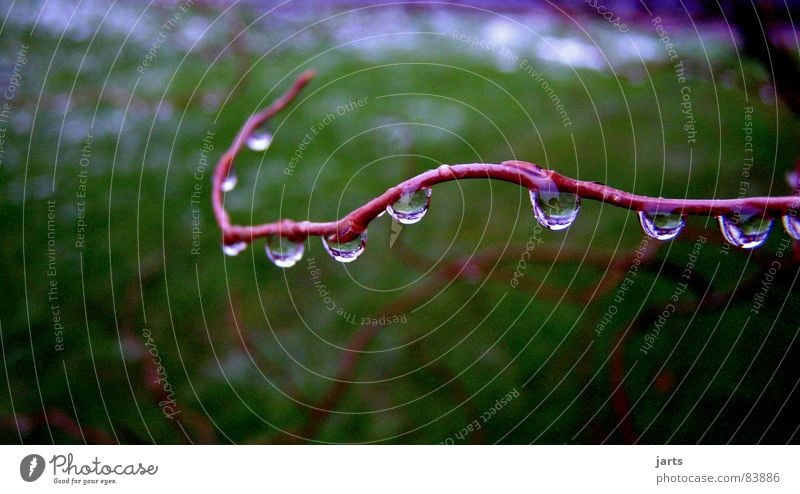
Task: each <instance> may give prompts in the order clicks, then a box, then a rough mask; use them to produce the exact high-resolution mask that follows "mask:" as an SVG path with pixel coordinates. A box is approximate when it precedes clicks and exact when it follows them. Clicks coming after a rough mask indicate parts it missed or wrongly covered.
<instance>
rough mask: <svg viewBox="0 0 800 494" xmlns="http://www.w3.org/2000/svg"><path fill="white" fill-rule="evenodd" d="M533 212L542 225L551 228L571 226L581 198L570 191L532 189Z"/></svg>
mask: <svg viewBox="0 0 800 494" xmlns="http://www.w3.org/2000/svg"><path fill="white" fill-rule="evenodd" d="M530 194H531V203H532V204H533V214H534V216H536V220H537V221H538V222H539V223H541V225H542V226H544V227H547V228H549V229H551V230H563V229H565V228H567V227H569V226H570V225H571V224H572V222H573V221H575V218H576V217H577V216H578V210H579V209H580V207H581V198H580V197H578V196H577V195H576V194H572V193H569V192H558V191H557V190H536V189H534V190H531V191H530Z"/></svg>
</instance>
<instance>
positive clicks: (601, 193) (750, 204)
mask: <svg viewBox="0 0 800 494" xmlns="http://www.w3.org/2000/svg"><path fill="white" fill-rule="evenodd" d="M313 77H314V73H313V72H312V71H308V72H304V73H303V74H301V75H300V76H299V77H298V78H297V80H296V81H295V82H294V84H293V85H292V87H291V88H290V89H289V90H288V91H287V92H286V93H285V94H283V95H282V96H281V97H280V98H278V99H277V100H276V101H275V102H274V103H272V104H271V105H269V106H268V107H267V108H265V109H264V110H262V111H260V112H258V113H256V114H255V115H252V116H251V117H250V118H249V119H247V121H246V122H245V124H244V126H243V127H242V129H241V130H240V131H239V134H238V135H237V136H236V138H235V139H234V141H233V143H232V144H231V146H230V148H228V150H227V151H226V152H225V154H223V155H222V157H221V158H220V160H219V162H218V163H217V167H216V169H215V171H214V177H213V191H212V203H213V207H214V216H215V217H216V220H217V223H218V224H219V226H220V228H221V230H222V238H223V242H224V243H226V244H230V243H234V242H248V243H249V242H252V241H253V240H254V239H256V238H259V237H267V236H271V235H281V236H283V237H286V238H288V239H290V240H293V241H302V240H305V238H306V237H308V236H312V235H316V236H326V237H329V238H330V239H331V240H338V241H339V242H346V241H349V240H352V239H354V238H356V237H357V236H358V235H359V234H360V233H362V232H364V231H365V230H366V229H367V225H368V224H369V223H370V221H372V220H373V219H374V218H376V217H377V216H378V215H379V214H381V213H382V212H384V211H385V210H386V207H387V206H389V205H391V204H394V203H395V202H396V201H397V200H399V199H400V197H401V196H402V195H403V194H404V193H408V192H413V191H416V190H419V189H421V188H424V187H431V186H433V185H435V184H438V183H441V182H448V181H451V180H465V179H470V178H483V179H494V180H502V181H505V182H511V183H514V184H518V185H521V186H522V187H525V188H527V189H529V190H534V189H537V190H539V189H544V190H558V191H560V192H565V193H573V194H577V195H578V196H580V197H581V198H582V199H593V200H596V201H600V202H604V203H607V204H611V205H613V206H618V207H621V208H626V209H630V210H633V211H649V212H659V211H660V212H664V213H680V214H683V215H698V216H720V215H726V214H731V213H735V212H742V213H748V214H762V215H764V216H765V217H779V216H782V215H785V214H787V213H788V212H789V211H790V210H791V209H796V208H797V207H798V205H800V198H798V197H795V196H780V197H749V198H748V197H746V198H740V199H665V198H661V197H649V196H642V195H637V194H631V193H629V192H625V191H622V190H619V189H615V188H613V187H609V186H606V185H603V184H600V183H597V182H587V181H583V180H576V179H573V178H569V177H565V176H564V175H561V174H559V173H558V172H555V171H553V170H547V169H543V168H540V167H539V166H537V165H535V164H533V163H528V162H526V161H517V160H514V161H504V162H502V163H500V164H494V163H471V164H461V165H441V166H439V167H438V168H436V169H434V170H428V171H426V172H424V173H422V174H420V175H417V176H415V177H412V178H410V179H408V180H406V181H405V182H402V183H400V184H398V185H396V186H394V187H391V188H389V189H388V190H386V192H384V193H383V194H381V195H380V196H378V197H376V198H374V199H372V200H371V201H369V202H368V203H366V204H364V205H363V206H361V207H359V208H358V209H355V210H353V211H352V212H350V213H349V214H347V215H346V216H344V217H343V218H341V219H339V220H337V221H329V222H323V223H316V222H311V221H300V222H296V221H293V220H289V219H282V220H279V221H276V222H274V223H264V224H261V225H252V226H241V225H234V224H231V222H230V217H229V216H228V213H227V211H225V206H224V204H223V199H224V192H223V190H222V184H223V182H224V181H225V179H226V178H227V177H228V174H229V173H230V171H231V169H232V168H233V160H234V158H235V157H236V156H237V155H238V154H239V152H240V151H241V149H242V147H243V146H244V143H245V142H246V141H247V139H248V137H250V136H251V135H252V134H253V132H255V131H256V130H257V129H258V128H259V127H260V126H261V125H263V124H264V123H265V122H266V121H267V120H269V119H270V118H272V117H273V116H274V115H275V114H277V113H278V112H280V111H281V110H283V109H284V108H285V107H286V106H288V105H289V104H290V103H291V102H292V100H293V99H294V98H295V97H296V96H297V95H298V93H299V92H300V91H301V90H302V89H303V88H304V87H305V86H306V84H308V83H309V82H310V81H311V79H312V78H313Z"/></svg>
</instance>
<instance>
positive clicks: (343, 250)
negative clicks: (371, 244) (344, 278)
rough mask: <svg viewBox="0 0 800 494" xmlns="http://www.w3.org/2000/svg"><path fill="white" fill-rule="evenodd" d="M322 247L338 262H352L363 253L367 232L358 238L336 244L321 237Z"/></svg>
mask: <svg viewBox="0 0 800 494" xmlns="http://www.w3.org/2000/svg"><path fill="white" fill-rule="evenodd" d="M322 245H323V246H324V247H325V250H326V251H327V252H328V254H330V255H331V257H333V258H334V259H336V260H337V261H339V262H352V261H355V260H356V258H357V257H358V256H360V255H361V254H362V253H363V252H364V247H366V245H367V232H364V233H362V234H361V235H359V236H358V237H356V238H354V239H353V240H351V241H349V242H342V243H340V242H336V241H335V240H328V239H327V238H325V236H323V237H322Z"/></svg>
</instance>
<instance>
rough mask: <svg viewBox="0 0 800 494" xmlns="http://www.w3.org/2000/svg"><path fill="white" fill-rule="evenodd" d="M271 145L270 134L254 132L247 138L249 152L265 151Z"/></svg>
mask: <svg viewBox="0 0 800 494" xmlns="http://www.w3.org/2000/svg"><path fill="white" fill-rule="evenodd" d="M270 144H272V134H271V133H269V132H254V133H253V134H251V135H250V137H248V138H247V147H248V148H250V150H251V151H266V150H267V149H268V148H269V145H270Z"/></svg>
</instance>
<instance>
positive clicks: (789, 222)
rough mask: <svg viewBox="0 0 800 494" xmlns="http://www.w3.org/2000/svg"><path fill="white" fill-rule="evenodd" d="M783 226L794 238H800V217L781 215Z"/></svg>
mask: <svg viewBox="0 0 800 494" xmlns="http://www.w3.org/2000/svg"><path fill="white" fill-rule="evenodd" d="M782 221H783V228H784V229H785V230H786V233H788V234H789V236H790V237H792V238H793V239H795V240H800V218H798V217H797V216H792V215H791V214H787V215H786V216H784V217H783V220H782Z"/></svg>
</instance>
